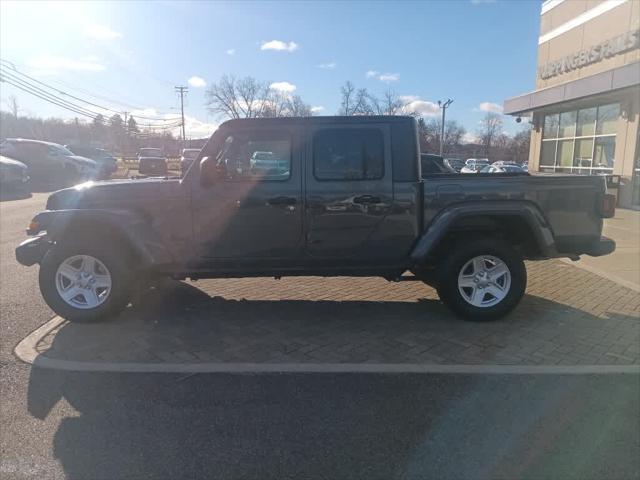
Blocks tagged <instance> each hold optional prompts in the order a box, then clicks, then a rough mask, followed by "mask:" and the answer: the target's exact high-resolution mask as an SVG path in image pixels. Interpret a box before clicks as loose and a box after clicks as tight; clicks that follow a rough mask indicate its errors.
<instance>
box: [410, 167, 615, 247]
mask: <svg viewBox="0 0 640 480" xmlns="http://www.w3.org/2000/svg"><path fill="white" fill-rule="evenodd" d="M423 189H424V223H425V227H427V226H428V225H429V223H430V222H431V221H432V220H433V219H434V218H435V217H436V216H437V215H438V214H439V213H440V211H441V210H442V209H443V208H445V207H447V206H451V205H453V204H456V203H461V202H465V203H469V202H470V203H476V202H484V201H501V200H525V201H529V202H531V203H533V204H534V205H535V206H536V207H537V208H538V209H539V210H540V212H541V213H542V215H543V216H544V218H545V219H546V221H547V222H548V224H549V225H550V227H551V229H552V231H553V234H554V237H555V240H556V243H557V245H558V247H559V249H560V250H562V248H563V246H564V245H570V244H571V243H573V242H574V241H576V240H578V241H583V240H584V241H588V240H592V239H593V238H599V237H600V232H601V231H602V217H601V215H600V214H599V212H598V205H599V204H600V201H601V198H602V196H603V195H604V194H605V193H606V181H605V178H604V177H601V176H591V175H564V174H547V173H534V174H526V173H525V174H520V173H516V174H513V173H511V174H510V173H504V174H495V173H491V174H451V175H448V174H446V175H433V176H429V177H426V178H425V179H424V185H423Z"/></svg>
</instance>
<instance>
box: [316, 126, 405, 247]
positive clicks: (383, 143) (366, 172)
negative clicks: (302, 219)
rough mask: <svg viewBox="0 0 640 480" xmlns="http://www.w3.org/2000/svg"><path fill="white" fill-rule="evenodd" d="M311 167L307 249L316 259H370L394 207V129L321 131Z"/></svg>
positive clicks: (323, 128) (333, 129) (343, 128)
mask: <svg viewBox="0 0 640 480" xmlns="http://www.w3.org/2000/svg"><path fill="white" fill-rule="evenodd" d="M308 135H309V137H308V142H307V145H308V146H307V157H308V159H309V160H308V161H307V162H306V165H307V168H306V174H305V178H306V199H307V208H306V231H307V234H306V249H307V253H308V254H309V255H311V256H312V257H316V258H319V259H326V258H349V257H353V258H358V257H367V256H368V254H369V253H371V252H369V251H368V249H367V243H368V239H369V238H370V237H371V236H372V235H373V233H374V232H375V230H376V228H377V227H378V225H379V224H380V223H381V222H382V220H383V219H384V217H385V216H386V215H387V214H388V213H389V211H390V209H391V207H392V203H393V183H392V165H391V135H390V129H389V126H388V125H385V124H375V123H367V124H365V125H360V126H356V125H354V126H340V127H336V126H333V127H332V126H326V127H323V126H322V125H317V126H316V127H314V128H312V129H311V131H310V132H309V134H308Z"/></svg>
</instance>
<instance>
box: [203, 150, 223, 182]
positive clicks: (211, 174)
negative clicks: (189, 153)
mask: <svg viewBox="0 0 640 480" xmlns="http://www.w3.org/2000/svg"><path fill="white" fill-rule="evenodd" d="M223 178H224V167H221V166H220V165H218V163H217V162H216V160H215V159H214V158H211V157H202V160H200V184H201V185H202V186H203V187H210V186H211V185H213V184H214V183H216V182H217V181H219V180H221V179H223Z"/></svg>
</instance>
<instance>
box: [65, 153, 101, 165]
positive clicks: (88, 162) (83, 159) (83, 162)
mask: <svg viewBox="0 0 640 480" xmlns="http://www.w3.org/2000/svg"><path fill="white" fill-rule="evenodd" d="M67 158H68V159H69V160H71V161H73V162H75V163H79V164H81V165H85V166H87V167H95V166H97V165H98V164H97V163H96V162H95V161H94V160H91V159H90V158H86V157H81V156H80V155H70V156H68V157H67Z"/></svg>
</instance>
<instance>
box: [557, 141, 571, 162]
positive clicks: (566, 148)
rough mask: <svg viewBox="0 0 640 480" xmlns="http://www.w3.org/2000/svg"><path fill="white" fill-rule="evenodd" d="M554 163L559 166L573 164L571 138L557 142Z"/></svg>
mask: <svg viewBox="0 0 640 480" xmlns="http://www.w3.org/2000/svg"><path fill="white" fill-rule="evenodd" d="M556 165H557V166H559V167H572V166H573V140H561V141H559V142H558V153H557V155H556Z"/></svg>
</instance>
